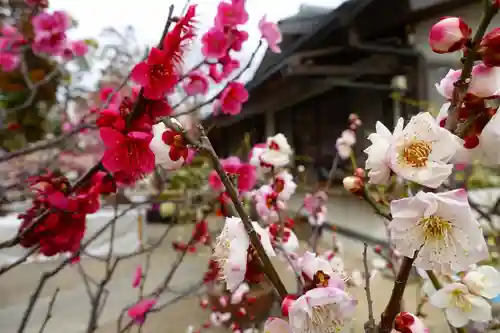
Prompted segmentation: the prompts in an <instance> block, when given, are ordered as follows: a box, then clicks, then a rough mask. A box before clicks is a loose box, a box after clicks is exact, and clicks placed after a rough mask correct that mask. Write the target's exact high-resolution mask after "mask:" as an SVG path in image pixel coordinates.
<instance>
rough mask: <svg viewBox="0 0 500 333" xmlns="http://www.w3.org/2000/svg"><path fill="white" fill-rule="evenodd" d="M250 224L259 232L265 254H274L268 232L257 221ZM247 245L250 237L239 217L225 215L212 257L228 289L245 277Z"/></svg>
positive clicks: (238, 283) (237, 284)
mask: <svg viewBox="0 0 500 333" xmlns="http://www.w3.org/2000/svg"><path fill="white" fill-rule="evenodd" d="M252 226H253V228H254V229H255V231H256V232H257V234H259V236H260V241H261V243H262V246H263V247H264V250H265V251H266V253H267V255H268V256H271V257H274V256H276V253H275V252H274V249H273V247H272V245H271V239H270V237H269V233H268V232H267V231H265V230H264V229H263V228H262V227H261V226H260V225H259V224H258V223H257V222H252ZM249 246H250V239H249V237H248V234H247V232H246V230H245V226H244V225H243V222H242V221H241V219H240V218H237V217H226V221H225V224H224V228H223V229H222V231H221V233H220V235H219V236H218V237H217V242H216V244H215V247H214V257H215V259H216V261H217V263H218V265H219V267H220V268H221V271H222V279H223V280H225V282H226V285H227V289H228V290H230V291H235V290H236V289H237V288H238V286H239V285H240V284H241V283H242V282H243V280H244V278H245V273H246V269H247V259H248V255H247V253H248V248H249Z"/></svg>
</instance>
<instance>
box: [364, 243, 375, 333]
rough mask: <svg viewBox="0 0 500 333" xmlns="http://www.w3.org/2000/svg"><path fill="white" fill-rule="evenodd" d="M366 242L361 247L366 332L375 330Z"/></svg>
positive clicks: (371, 332)
mask: <svg viewBox="0 0 500 333" xmlns="http://www.w3.org/2000/svg"><path fill="white" fill-rule="evenodd" d="M367 252H368V244H366V243H364V247H363V267H364V269H365V293H366V302H367V305H368V322H367V323H366V324H365V331H366V332H367V333H374V332H375V317H374V316H373V301H372V294H371V290H370V271H369V270H368V253H367Z"/></svg>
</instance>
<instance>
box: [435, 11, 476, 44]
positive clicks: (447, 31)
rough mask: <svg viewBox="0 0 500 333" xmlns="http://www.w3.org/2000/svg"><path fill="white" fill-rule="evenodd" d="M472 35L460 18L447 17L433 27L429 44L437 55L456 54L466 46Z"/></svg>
mask: <svg viewBox="0 0 500 333" xmlns="http://www.w3.org/2000/svg"><path fill="white" fill-rule="evenodd" d="M471 33H472V30H471V28H469V26H468V25H467V24H466V23H465V22H464V21H463V20H462V19H461V18H460V17H445V18H443V19H441V20H440V21H439V22H437V23H436V24H434V25H433V26H432V28H431V31H430V34H429V44H430V46H431V49H432V50H433V51H434V52H436V53H448V52H455V51H458V50H460V49H461V48H463V47H464V46H465V43H466V42H467V40H468V39H469V37H470V35H471Z"/></svg>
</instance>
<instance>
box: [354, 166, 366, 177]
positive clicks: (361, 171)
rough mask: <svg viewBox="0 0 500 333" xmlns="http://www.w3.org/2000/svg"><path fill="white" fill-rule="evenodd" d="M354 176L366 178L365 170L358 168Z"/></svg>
mask: <svg viewBox="0 0 500 333" xmlns="http://www.w3.org/2000/svg"><path fill="white" fill-rule="evenodd" d="M354 175H355V176H356V177H359V178H361V179H363V178H365V176H366V173H365V170H364V169H363V168H356V170H355V171H354Z"/></svg>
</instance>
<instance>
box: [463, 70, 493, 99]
mask: <svg viewBox="0 0 500 333" xmlns="http://www.w3.org/2000/svg"><path fill="white" fill-rule="evenodd" d="M468 93H470V94H473V95H475V96H477V97H481V98H489V97H494V96H498V94H499V93H500V68H498V67H488V66H486V65H485V64H484V63H482V62H481V63H478V64H477V65H475V66H474V67H473V68H472V80H471V82H470V86H469V90H468Z"/></svg>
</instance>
